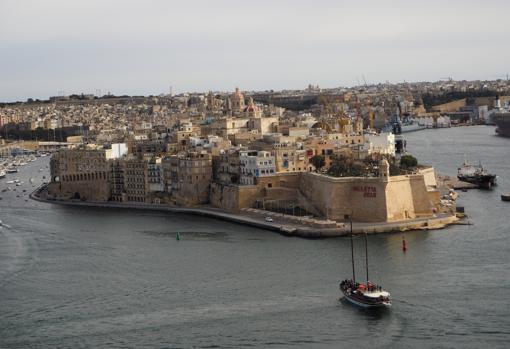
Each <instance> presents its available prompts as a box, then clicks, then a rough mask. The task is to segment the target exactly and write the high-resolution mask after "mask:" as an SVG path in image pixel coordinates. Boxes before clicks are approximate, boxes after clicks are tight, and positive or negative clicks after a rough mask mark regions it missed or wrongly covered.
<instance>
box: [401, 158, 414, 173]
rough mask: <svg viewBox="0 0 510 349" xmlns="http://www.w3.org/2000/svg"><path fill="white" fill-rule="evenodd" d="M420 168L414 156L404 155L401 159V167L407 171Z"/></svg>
mask: <svg viewBox="0 0 510 349" xmlns="http://www.w3.org/2000/svg"><path fill="white" fill-rule="evenodd" d="M416 166H418V160H417V159H416V158H415V157H414V156H412V155H402V157H401V158H400V167H401V168H403V169H405V170H407V169H411V168H415V167H416Z"/></svg>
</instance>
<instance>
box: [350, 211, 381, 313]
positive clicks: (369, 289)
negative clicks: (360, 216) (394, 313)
mask: <svg viewBox="0 0 510 349" xmlns="http://www.w3.org/2000/svg"><path fill="white" fill-rule="evenodd" d="M350 222H351V260H352V279H351V280H347V279H346V280H343V281H342V282H340V290H341V291H342V293H343V294H344V297H345V299H346V300H348V301H349V302H351V303H353V304H355V305H358V306H361V307H364V308H377V307H389V306H391V300H390V293H389V292H387V291H385V290H384V289H383V288H382V287H381V286H380V285H376V284H373V283H371V282H370V281H369V279H368V241H367V234H366V233H365V239H364V240H365V266H366V273H367V280H366V284H365V283H359V282H356V272H355V268H354V243H353V236H352V217H350Z"/></svg>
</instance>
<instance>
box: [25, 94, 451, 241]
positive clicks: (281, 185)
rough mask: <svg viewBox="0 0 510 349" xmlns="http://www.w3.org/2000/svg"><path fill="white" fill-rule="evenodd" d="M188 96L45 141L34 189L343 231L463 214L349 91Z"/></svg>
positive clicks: (61, 197) (311, 231)
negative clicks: (289, 105)
mask: <svg viewBox="0 0 510 349" xmlns="http://www.w3.org/2000/svg"><path fill="white" fill-rule="evenodd" d="M353 101H354V102H355V100H353ZM189 103H195V104H196V105H195V104H191V105H192V106H194V107H192V108H190V107H189ZM185 105H186V106H187V107H185V108H184V110H182V113H175V112H172V113H170V112H168V113H167V112H165V113H163V115H167V116H165V117H162V116H161V115H162V114H161V113H162V110H163V109H164V108H169V106H168V105H166V106H164V107H163V106H162V105H160V104H156V105H152V106H150V112H148V117H146V116H145V115H144V114H143V113H142V114H141V115H143V117H140V118H138V119H135V120H129V122H128V124H127V128H126V129H125V130H124V132H123V134H122V136H119V134H120V130H116V131H115V135H114V134H113V133H112V131H111V130H110V131H108V130H107V129H103V130H101V131H99V130H97V131H99V133H98V132H97V131H96V132H89V134H88V136H90V135H94V133H96V134H95V135H94V137H90V138H88V139H85V138H84V137H79V136H75V137H68V142H66V143H65V144H63V143H58V142H56V143H54V144H52V145H49V146H50V147H51V146H53V147H54V148H52V149H51V150H52V151H53V155H52V158H51V162H50V171H51V180H50V183H48V184H47V185H46V186H44V187H42V188H40V189H39V190H38V191H37V192H35V193H34V194H33V195H32V197H33V198H34V199H37V200H46V201H49V202H53V203H60V204H70V205H87V206H103V207H125V208H137V209H138V208H139V209H156V210H169V211H177V212H187V213H194V214H203V215H208V216H214V217H218V218H221V219H228V220H232V221H236V222H239V223H244V224H250V225H256V226H259V227H264V228H268V229H272V230H278V231H280V232H283V233H285V234H289V235H299V236H307V237H319V236H339V235H344V234H345V233H346V232H347V230H348V227H346V224H345V223H346V221H348V220H350V219H352V220H353V221H354V230H355V231H356V232H385V231H395V230H397V231H399V230H406V229H434V228H441V227H444V226H445V225H448V224H452V223H455V222H456V221H457V218H456V216H455V204H454V200H452V196H453V195H452V193H451V192H450V191H449V189H448V188H446V187H445V186H443V185H442V182H440V181H438V180H437V179H436V174H435V171H434V169H433V168H432V167H427V166H420V165H418V163H417V161H416V159H414V158H413V157H412V156H411V155H409V154H406V152H405V141H403V139H402V138H401V137H400V136H399V135H395V134H393V133H391V132H388V133H385V132H379V133H377V132H375V131H374V130H373V129H371V128H370V125H369V126H368V127H366V124H365V122H364V118H363V117H362V116H361V115H360V114H359V111H356V109H355V107H354V108H353V107H351V108H349V104H348V103H345V102H343V103H336V102H335V103H330V104H328V107H327V109H325V110H324V111H322V112H321V113H320V114H319V115H324V116H321V117H314V116H312V115H303V114H298V115H296V114H295V113H289V112H287V111H286V110H284V109H283V108H280V107H275V106H274V105H264V104H257V103H255V102H254V100H253V99H252V98H249V100H248V102H245V97H244V95H243V93H242V92H241V91H240V90H239V89H236V91H235V92H234V93H233V94H231V95H226V96H217V95H214V94H212V93H209V94H208V95H206V96H204V98H203V99H198V100H192V99H190V100H188V101H187V102H186V104H185ZM354 105H356V104H354ZM193 108H195V109H193ZM184 111H186V112H184ZM198 111H201V112H198ZM158 115H159V116H160V117H156V116H158ZM149 120H151V121H149ZM112 125H113V124H112ZM108 135H109V136H108ZM105 137H109V138H108V139H110V141H109V142H105V141H101V140H105V139H106V138H105ZM94 138H95V141H94ZM48 150H50V149H48Z"/></svg>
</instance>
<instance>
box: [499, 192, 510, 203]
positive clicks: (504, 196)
mask: <svg viewBox="0 0 510 349" xmlns="http://www.w3.org/2000/svg"><path fill="white" fill-rule="evenodd" d="M501 200H503V201H510V193H505V194H501Z"/></svg>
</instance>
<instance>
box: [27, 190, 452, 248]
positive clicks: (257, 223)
mask: <svg viewBox="0 0 510 349" xmlns="http://www.w3.org/2000/svg"><path fill="white" fill-rule="evenodd" d="M46 190H47V186H46V185H42V186H40V187H39V188H37V189H36V190H34V191H33V192H32V193H31V194H30V198H31V199H32V200H35V201H39V202H45V203H50V204H58V205H67V206H80V207H102V208H112V209H135V210H149V211H161V212H172V213H184V214H192V215H197V216H203V217H208V218H215V219H220V220H224V221H228V222H233V223H238V224H241V225H248V226H252V227H256V228H261V229H266V230H270V231H275V232H278V233H280V234H282V235H286V236H296V237H302V238H330V237H340V236H346V235H348V234H349V232H350V226H349V225H348V224H344V223H337V222H335V221H330V220H322V219H315V223H316V224H314V225H311V226H307V225H305V224H303V223H304V222H303V223H302V222H300V220H299V218H302V219H307V218H303V217H296V216H289V215H285V214H281V213H278V214H277V213H274V212H269V211H263V210H256V209H244V210H241V212H240V213H229V212H226V211H224V210H222V209H219V208H215V207H211V206H206V205H202V206H199V207H193V208H188V207H175V206H169V205H163V204H150V203H118V202H87V201H79V200H55V199H52V198H47V197H46V195H45V191H46ZM267 216H270V217H271V218H272V219H273V222H267V221H266V220H265V217H267ZM307 223H308V222H307ZM458 223H459V218H457V217H456V216H455V215H454V214H449V213H440V214H436V215H435V216H434V217H427V218H415V219H407V220H402V221H395V222H376V223H366V222H353V233H354V234H364V233H367V234H377V233H394V232H404V231H410V230H432V229H442V228H445V227H446V226H448V225H452V224H458Z"/></svg>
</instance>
